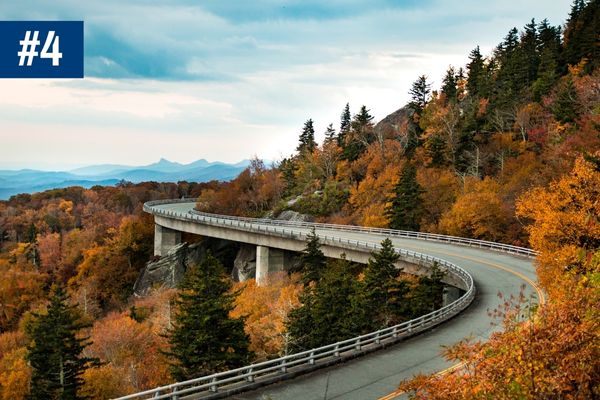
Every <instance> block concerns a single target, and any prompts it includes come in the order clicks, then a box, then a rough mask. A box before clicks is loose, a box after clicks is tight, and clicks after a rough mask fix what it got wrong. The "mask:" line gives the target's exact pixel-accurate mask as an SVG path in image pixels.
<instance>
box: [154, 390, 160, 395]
mask: <svg viewBox="0 0 600 400" xmlns="http://www.w3.org/2000/svg"><path fill="white" fill-rule="evenodd" d="M158 396H160V390H157V391H156V393H154V396H152V397H158Z"/></svg>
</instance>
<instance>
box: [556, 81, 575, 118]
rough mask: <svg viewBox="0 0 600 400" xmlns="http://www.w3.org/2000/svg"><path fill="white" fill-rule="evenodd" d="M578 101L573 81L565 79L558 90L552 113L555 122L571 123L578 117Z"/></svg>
mask: <svg viewBox="0 0 600 400" xmlns="http://www.w3.org/2000/svg"><path fill="white" fill-rule="evenodd" d="M579 112H580V110H579V100H578V97H577V90H575V85H574V84H573V79H571V78H570V77H569V78H567V79H566V80H565V81H564V82H563V83H562V84H561V85H560V86H559V88H558V92H557V93H556V100H555V101H554V104H553V105H552V113H553V114H554V117H555V118H556V120H557V121H560V122H563V123H568V122H570V123H573V122H575V121H576V120H577V117H579Z"/></svg>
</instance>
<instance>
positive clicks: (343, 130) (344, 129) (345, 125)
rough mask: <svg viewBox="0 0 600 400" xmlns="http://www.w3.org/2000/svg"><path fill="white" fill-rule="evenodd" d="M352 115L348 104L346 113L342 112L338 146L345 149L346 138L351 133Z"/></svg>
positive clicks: (345, 108)
mask: <svg viewBox="0 0 600 400" xmlns="http://www.w3.org/2000/svg"><path fill="white" fill-rule="evenodd" d="M351 119H352V115H351V114H350V103H346V107H344V111H343V112H342V116H341V121H340V134H339V135H338V138H337V140H338V146H340V147H342V148H343V147H344V146H345V145H346V136H348V133H349V132H350V128H351V123H352V121H351Z"/></svg>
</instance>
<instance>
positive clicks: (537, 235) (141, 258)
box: [0, 0, 600, 399]
mask: <svg viewBox="0 0 600 400" xmlns="http://www.w3.org/2000/svg"><path fill="white" fill-rule="evenodd" d="M599 32H600V1H599V0H587V1H585V0H576V1H575V2H574V4H573V6H572V10H571V13H570V14H569V16H568V20H567V22H566V24H565V25H564V26H552V25H550V24H549V23H548V21H547V20H541V21H537V20H531V21H530V22H528V23H527V24H526V25H525V26H524V27H523V28H522V29H521V30H518V29H516V28H513V29H510V30H509V31H508V33H507V35H506V36H505V37H504V38H503V39H502V41H501V42H500V43H499V44H498V46H496V48H495V49H494V51H493V52H492V53H491V54H482V53H481V51H480V49H479V47H475V48H474V49H473V50H472V51H471V52H470V54H469V55H468V62H467V63H466V65H464V66H462V67H461V66H450V67H449V68H448V70H447V72H446V74H445V75H444V77H443V80H442V84H441V85H440V87H432V85H431V84H430V78H429V77H426V76H420V77H415V81H414V84H413V85H412V87H411V90H410V93H409V94H410V97H411V100H410V102H409V103H408V104H406V105H405V106H404V107H402V108H400V109H399V110H398V111H397V112H395V113H393V114H391V115H390V116H388V117H386V118H384V119H383V120H381V121H379V122H378V123H375V119H374V117H373V115H372V110H370V109H369V108H368V107H367V106H364V105H363V106H361V107H360V108H358V109H355V113H353V112H352V107H351V106H350V104H346V105H345V106H344V105H342V107H340V108H341V115H340V119H339V124H338V123H337V122H336V123H332V124H331V125H329V127H328V128H327V131H326V132H325V140H324V142H323V143H317V142H316V141H315V131H314V121H313V120H312V119H310V118H309V119H307V121H306V123H305V124H304V126H303V127H299V128H300V129H299V140H298V145H297V151H296V152H295V153H294V154H292V155H290V156H289V157H286V158H284V159H282V160H280V162H278V163H276V165H273V166H266V165H264V163H263V162H262V161H260V160H253V161H252V163H251V165H250V166H249V167H248V168H247V169H246V170H244V171H243V172H242V173H241V174H240V175H239V176H238V177H237V178H236V179H234V180H232V181H230V182H209V183H203V184H197V183H188V182H179V183H177V184H175V183H173V184H159V183H152V182H149V183H141V184H135V185H134V184H130V183H126V182H123V183H121V184H119V185H117V186H116V187H93V188H91V189H83V188H80V187H71V188H66V189H57V190H50V191H46V192H43V193H36V194H32V195H18V196H13V197H12V198H11V199H10V200H8V201H0V271H1V272H2V279H1V280H0V399H21V398H25V397H26V396H27V395H28V393H29V388H30V382H38V381H39V379H38V378H39V376H40V374H39V371H38V370H36V369H33V370H32V366H33V367H35V365H37V364H35V363H33V365H32V363H31V362H29V361H28V360H32V359H34V358H35V357H37V358H35V359H36V360H40V359H43V357H42V358H40V357H39V353H36V351H38V350H39V348H37V349H36V347H35V340H33V341H32V336H35V335H39V329H37V330H36V328H35V327H37V326H41V324H43V323H46V321H47V320H48V319H49V318H48V315H54V314H52V313H54V312H55V313H56V315H60V316H62V317H61V318H63V319H64V321H67V322H68V323H69V324H70V325H71V326H72V328H73V329H74V330H75V329H77V330H81V332H83V333H81V332H80V333H81V334H83V335H84V336H85V337H89V341H88V340H87V339H85V340H83V341H80V342H78V343H81V349H80V350H81V355H80V358H79V359H80V360H95V359H98V360H100V363H94V366H93V367H91V365H90V368H84V367H81V369H78V370H77V377H78V378H77V379H74V380H73V382H75V383H74V384H76V385H79V384H81V385H83V386H82V388H81V390H80V393H81V394H85V395H88V396H91V397H93V398H110V397H114V396H118V395H122V394H126V393H130V392H134V391H139V390H143V389H147V388H151V387H154V386H157V385H160V384H164V383H168V382H170V381H172V379H173V376H191V375H193V371H192V372H190V370H189V369H187V368H188V366H190V365H192V366H193V365H201V367H198V368H208V367H207V365H208V366H214V365H217V366H223V365H237V364H236V362H238V361H239V360H234V361H235V362H234V361H231V360H230V361H231V363H229V361H223V360H222V359H217V358H215V360H213V361H214V363H215V364H207V363H208V362H207V361H205V360H203V359H194V360H191V361H189V364H185V367H186V369H185V370H182V369H181V368H179V367H181V365H183V364H176V363H175V364H174V363H173V362H171V363H170V364H171V367H172V368H171V369H169V362H168V359H169V357H170V356H169V355H173V354H176V353H177V351H176V350H177V349H171V350H169V348H170V347H169V346H170V344H171V345H173V343H177V342H178V340H175V339H173V338H174V337H175V336H173V335H175V334H172V335H171V336H170V339H169V332H173V321H174V318H175V320H176V321H177V323H176V324H175V326H177V324H182V325H183V324H185V323H193V321H194V318H187V315H188V314H186V313H189V315H193V312H196V311H198V310H197V309H195V308H194V305H193V304H194V303H193V302H191V303H190V302H187V303H186V299H189V298H194V296H195V295H197V293H196V292H198V293H200V292H202V290H205V287H204V286H202V285H201V283H200V282H199V281H195V282H196V283H194V284H189V285H188V286H186V287H185V288H184V290H181V291H177V290H155V291H153V292H152V293H151V294H150V295H149V296H147V297H145V298H132V296H131V295H132V289H133V283H134V281H135V280H136V278H137V276H138V275H139V273H140V271H141V269H142V268H143V267H144V265H145V263H146V262H147V261H148V260H149V259H151V258H152V237H153V221H152V217H151V216H149V215H146V214H144V213H143V212H142V205H143V203H144V202H145V201H149V200H155V199H165V198H181V197H193V198H197V199H198V204H197V206H198V208H199V209H200V210H204V211H209V212H218V213H225V214H232V215H249V216H267V215H271V216H272V215H277V214H279V213H280V212H281V211H283V210H293V211H297V212H300V213H303V214H308V215H310V216H311V217H312V218H314V219H315V220H317V221H327V222H335V223H346V224H358V225H365V226H378V227H393V228H397V229H410V230H421V231H427V232H437V233H445V234H451V235H458V236H466V237H471V238H476V239H487V240H494V241H500V242H505V243H511V244H517V245H523V246H528V247H532V248H534V249H535V250H537V251H539V252H540V257H539V259H538V260H537V265H536V266H537V271H538V276H539V281H540V283H541V285H542V286H543V287H544V289H545V290H546V291H547V292H548V294H549V297H550V302H549V303H548V304H547V305H544V306H541V307H532V308H530V310H531V313H530V317H529V318H528V319H527V320H525V321H522V320H517V319H515V318H514V316H515V315H517V314H519V315H521V314H522V313H519V311H520V310H522V309H523V307H525V306H524V305H522V304H520V305H516V306H515V307H517V308H516V310H517V311H515V308H514V307H513V306H511V305H508V306H507V309H506V310H504V315H505V316H506V318H505V331H504V332H501V333H498V334H497V335H495V336H494V337H493V338H492V339H491V341H490V342H489V343H461V344H459V345H458V346H457V347H456V348H453V349H449V350H448V356H449V358H452V359H457V360H460V361H463V362H465V365H467V369H466V370H465V373H464V374H457V375H451V376H447V377H419V378H418V379H416V380H414V381H412V382H410V383H407V384H406V385H405V388H406V389H410V390H413V391H414V393H415V395H416V396H417V397H419V398H440V399H448V398H457V399H458V398H464V399H472V398H531V399H533V398H581V399H583V398H594V396H596V397H599V396H600V392H599V390H600V389H599V388H598V382H600V365H599V362H598V360H599V359H600V354H598V348H599V327H598V321H599V320H600V318H599V317H598V293H599V289H598V285H599V282H600V279H599V275H598V273H599V270H600V268H599V265H600V263H599V260H600V228H599V226H600V221H599V215H600V209H599V198H600V193H599V192H598V188H599V187H600V153H598V152H599V151H600V68H599V63H600V57H599V56H600V55H599V54H598V53H599V51H600V45H599ZM334 117H335V118H336V119H337V116H334ZM309 245H310V243H309ZM311 246H312V247H311ZM388 250H389V249H388ZM310 255H312V258H310V257H309V258H306V257H308V256H310ZM393 258H394V256H393V254H391V253H390V252H389V251H388V252H387V253H385V252H383V253H381V254H378V255H374V256H373V259H372V262H371V263H370V264H369V265H368V266H361V267H358V266H356V265H352V264H350V263H348V262H346V261H344V260H341V261H335V262H332V261H331V260H324V259H321V258H320V256H319V254H318V243H312V245H310V246H307V252H306V255H305V257H304V261H305V264H306V265H307V266H308V267H307V268H305V269H304V270H303V271H300V273H299V274H295V275H292V276H287V275H286V276H280V277H277V278H276V279H275V278H273V281H272V282H271V285H269V286H266V287H258V286H256V283H255V282H254V281H253V280H251V281H249V282H246V283H243V284H238V285H235V287H233V288H231V284H230V282H229V283H224V284H223V286H222V287H223V290H222V291H221V292H223V293H219V294H218V295H219V296H224V297H222V298H221V300H220V301H218V299H217V300H216V302H215V303H214V304H220V305H221V307H222V309H221V310H220V313H221V314H223V313H224V314H227V312H229V314H230V315H229V318H230V319H231V320H230V321H231V322H230V323H231V324H232V326H234V325H235V326H236V327H237V328H236V329H238V331H237V332H238V335H237V336H236V337H237V339H236V340H239V341H245V342H244V343H241V344H240V343H237V344H235V345H232V347H231V348H237V349H242V350H240V352H241V351H243V353H244V354H243V357H240V360H243V362H245V361H246V360H247V359H248V357H250V356H251V355H254V356H255V357H256V358H255V359H266V358H269V357H273V356H276V355H280V354H284V353H285V352H287V351H291V350H293V349H295V348H306V347H307V346H311V345H316V344H322V343H323V341H326V340H328V339H331V335H330V333H331V329H329V331H328V332H319V331H318V330H315V331H314V332H312V333H311V334H310V335H309V332H305V331H304V330H303V329H305V327H306V325H307V324H308V323H309V322H310V321H313V322H314V321H316V320H317V321H320V322H321V323H323V321H324V318H327V315H326V314H327V313H324V312H323V310H324V308H326V307H327V306H328V305H330V304H335V305H336V307H337V308H336V310H338V315H339V316H344V318H345V320H346V321H351V322H352V324H351V326H349V325H347V324H342V322H341V321H340V320H339V319H335V318H334V319H331V320H327V324H329V325H330V328H331V327H339V329H337V330H335V332H336V335H341V336H340V337H345V336H348V335H352V334H354V333H356V332H365V331H368V330H369V329H375V328H378V327H380V326H382V325H385V324H388V323H391V322H397V321H401V320H403V319H406V318H409V317H410V316H413V315H418V314H419V313H422V312H425V311H427V310H430V309H431V307H434V306H435V305H436V303H437V302H438V300H439V298H438V297H439V296H438V294H439V289H440V287H439V276H435V275H434V276H432V277H428V279H429V280H421V281H419V280H416V279H415V278H410V277H406V276H403V274H401V273H400V272H398V275H396V273H395V272H394V273H392V272H390V271H392V270H391V269H390V268H389V267H390V262H393ZM311 260H312V261H311ZM390 260H391V261H390ZM213 261H214V260H213ZM311 265H312V266H313V267H314V266H317V267H315V268H312V267H311ZM211 268H215V270H218V269H219V268H220V267H219V265H218V262H217V261H214V262H213V263H212V264H211ZM386 271H387V272H386ZM192 278H193V277H192ZM192 278H190V279H192ZM224 279H225V278H224ZM192 281H193V279H192ZM328 286H334V287H336V288H338V289H339V290H340V291H339V292H335V293H334V292H331V291H328V290H325V288H326V287H328ZM57 287H62V288H64V289H65V292H64V293H63V292H61V291H58V292H57V289H56V288H57ZM382 287H385V288H386V290H385V291H382V290H381V288H382ZM52 288H54V289H52ZM342 291H343V293H342ZM225 292H227V293H225ZM420 292H423V293H429V294H431V295H430V296H429V297H428V299H429V301H430V303H431V304H429V303H428V304H424V303H415V302H411V301H410V299H411V298H413V297H415V296H417V295H418V294H419V293H420ZM57 293H58V294H57ZM65 293H66V295H68V300H67V299H66V298H65ZM233 293H235V295H234V294H233ZM436 293H437V294H436ZM186 296H188V297H186ZM340 298H345V299H347V298H352V299H354V300H353V301H355V302H364V303H361V304H364V305H365V307H370V309H376V308H377V309H378V310H379V313H378V314H377V318H376V320H374V321H371V322H372V324H367V325H368V326H367V325H365V324H364V322H365V321H364V318H361V317H360V316H359V315H356V314H353V313H354V311H353V310H352V309H351V308H349V307H343V304H342V302H341V300H340ZM67 303H69V304H67ZM75 304H76V305H75ZM178 304H179V305H180V306H178ZM181 304H185V305H186V307H188V308H183V309H182V308H181V307H183V306H181ZM381 304H384V305H385V307H377V305H381ZM338 306H339V307H338ZM519 307H520V308H519ZM172 308H173V310H172ZM53 310H54V311H53ZM223 310H225V311H223ZM515 313H517V314H515ZM174 316H177V317H174ZM223 318H224V317H223ZM319 319H321V320H319ZM69 321H70V322H69ZM265 321H270V322H271V323H269V324H267V323H266V322H265ZM67 322H65V323H67ZM241 322H243V324H244V330H245V334H242V333H241V330H240V327H241V325H240V324H241ZM200 328H202V327H198V329H200ZM343 329H346V330H347V331H343ZM78 334H79V333H78ZM65 337H69V338H73V337H74V336H73V335H72V334H71V333H69V335H67V336H65ZM71 340H72V339H71ZM248 341H249V342H248ZM180 342H181V343H184V342H186V340H185V338H184V340H181V341H180ZM32 343H33V344H32ZM238 345H239V346H238ZM200 347H201V346H198V348H200ZM527 347H532V348H534V349H535V351H534V352H528V353H527V354H526V356H525V355H524V353H523V351H522V349H524V348H527ZM48 351H50V350H48ZM34 355H35V357H34ZM76 356H77V355H76ZM32 357H33V358H32ZM76 358H77V357H76ZM180 361H181V360H180ZM186 362H187V361H186ZM211 362H212V361H211ZM239 362H242V361H239ZM84 364H86V365H87V364H90V363H82V364H81V365H84ZM178 366H179V367H178ZM178 368H179V369H178ZM190 368H191V367H190ZM194 368H195V367H194ZM532 371H533V372H532ZM534 372H535V373H534ZM534 375H535V376H534ZM80 381H81V382H80ZM509 383H510V384H509ZM52 390H54V389H52Z"/></svg>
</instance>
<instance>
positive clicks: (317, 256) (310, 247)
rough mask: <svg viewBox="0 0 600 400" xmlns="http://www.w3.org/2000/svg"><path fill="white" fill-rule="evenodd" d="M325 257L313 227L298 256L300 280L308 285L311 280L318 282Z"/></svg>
mask: <svg viewBox="0 0 600 400" xmlns="http://www.w3.org/2000/svg"><path fill="white" fill-rule="evenodd" d="M326 261H327V258H326V257H325V255H324V254H323V252H322V251H321V242H320V241H319V237H318V236H317V233H316V232H315V228H313V229H312V230H311V231H310V233H309V234H308V236H307V240H306V247H305V248H304V252H303V253H302V256H301V257H300V268H301V269H300V271H301V273H302V282H303V283H304V286H305V287H306V286H308V285H309V284H310V283H311V282H318V281H319V279H320V278H321V274H322V273H323V270H324V268H325V263H326Z"/></svg>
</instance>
